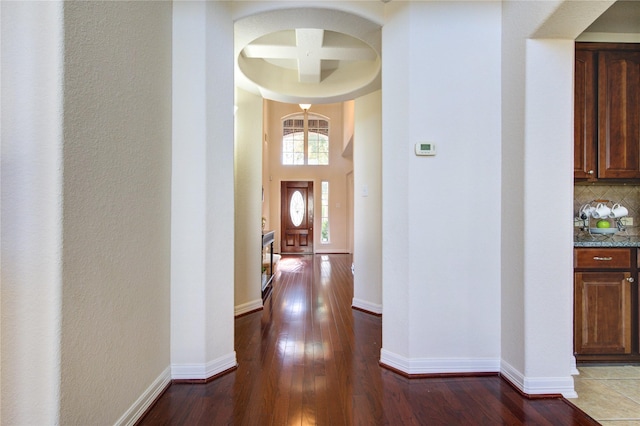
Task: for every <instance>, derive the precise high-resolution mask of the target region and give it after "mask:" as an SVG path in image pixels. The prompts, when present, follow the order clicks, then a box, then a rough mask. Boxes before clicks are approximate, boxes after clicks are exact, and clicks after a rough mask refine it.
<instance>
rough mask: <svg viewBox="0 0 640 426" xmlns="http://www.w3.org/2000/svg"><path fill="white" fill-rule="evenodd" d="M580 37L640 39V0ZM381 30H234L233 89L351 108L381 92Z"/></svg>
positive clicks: (294, 25)
mask: <svg viewBox="0 0 640 426" xmlns="http://www.w3.org/2000/svg"><path fill="white" fill-rule="evenodd" d="M585 32H591V33H640V0H618V1H617V2H616V3H614V4H613V5H612V6H611V7H610V8H609V9H608V10H607V11H606V12H605V13H604V14H602V16H600V17H599V18H598V19H597V20H596V21H595V22H594V23H593V24H592V25H591V26H589V27H588V28H587V29H586V30H585ZM380 45H381V27H380V25H378V24H375V23H373V22H371V21H368V20H367V19H365V18H362V17H359V16H355V15H351V14H349V13H346V12H343V11H336V10H329V9H314V8H302V9H295V8H294V9H283V10H277V11H270V12H266V13H261V14H258V15H252V16H249V17H247V18H244V19H241V20H239V21H237V22H236V23H235V57H236V83H237V85H238V86H239V87H241V88H243V89H245V90H248V91H251V92H254V93H257V94H259V95H261V96H262V97H264V98H266V99H272V100H276V101H280V102H287V103H311V104H314V103H329V102H341V101H345V100H350V99H353V98H355V97H358V96H362V95H365V94H367V93H369V92H371V91H374V90H377V89H379V88H380V69H381V49H380Z"/></svg>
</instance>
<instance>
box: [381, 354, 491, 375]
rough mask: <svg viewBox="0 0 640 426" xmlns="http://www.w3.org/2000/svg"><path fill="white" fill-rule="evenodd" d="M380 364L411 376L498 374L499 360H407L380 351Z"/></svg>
mask: <svg viewBox="0 0 640 426" xmlns="http://www.w3.org/2000/svg"><path fill="white" fill-rule="evenodd" d="M380 362H381V363H382V364H385V365H387V366H389V367H392V368H394V369H396V370H399V371H402V372H403V373H406V374H409V375H414V374H415V375H417V374H456V373H498V372H499V371H500V360H499V359H498V358H406V357H403V356H401V355H398V354H395V353H393V352H389V351H387V350H385V349H381V350H380Z"/></svg>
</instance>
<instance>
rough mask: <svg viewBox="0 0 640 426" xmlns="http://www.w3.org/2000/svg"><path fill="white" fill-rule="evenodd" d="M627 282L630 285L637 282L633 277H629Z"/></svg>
mask: <svg viewBox="0 0 640 426" xmlns="http://www.w3.org/2000/svg"><path fill="white" fill-rule="evenodd" d="M627 281H629V282H630V283H632V282H635V280H634V279H633V277H629V278H627Z"/></svg>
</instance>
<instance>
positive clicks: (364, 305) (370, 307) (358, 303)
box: [351, 297, 382, 315]
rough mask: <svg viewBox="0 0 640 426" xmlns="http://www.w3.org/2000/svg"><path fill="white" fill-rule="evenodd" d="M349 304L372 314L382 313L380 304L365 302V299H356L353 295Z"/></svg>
mask: <svg viewBox="0 0 640 426" xmlns="http://www.w3.org/2000/svg"><path fill="white" fill-rule="evenodd" d="M351 306H353V307H354V308H358V309H362V310H365V311H368V312H373V313H374V314H380V315H382V305H378V304H376V303H371V302H367V301H366V300H362V299H356V298H355V297H354V298H353V300H352V301H351Z"/></svg>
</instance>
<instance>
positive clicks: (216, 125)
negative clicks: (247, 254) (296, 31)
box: [171, 2, 236, 379]
mask: <svg viewBox="0 0 640 426" xmlns="http://www.w3.org/2000/svg"><path fill="white" fill-rule="evenodd" d="M228 7H229V4H228V3H226V2H208V3H198V2H176V3H173V162H172V166H173V173H172V195H173V197H172V206H171V214H172V216H171V224H172V228H171V236H172V245H171V370H172V377H173V378H176V379H202V378H208V377H211V376H213V375H215V374H218V373H220V372H222V371H225V370H228V369H229V368H232V367H233V366H235V364H236V357H235V352H234V350H233V307H234V216H233V215H234V191H233V149H234V147H233V145H234V144H233V105H234V93H233V55H232V52H233V23H232V22H231V18H230V12H229V9H228Z"/></svg>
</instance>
